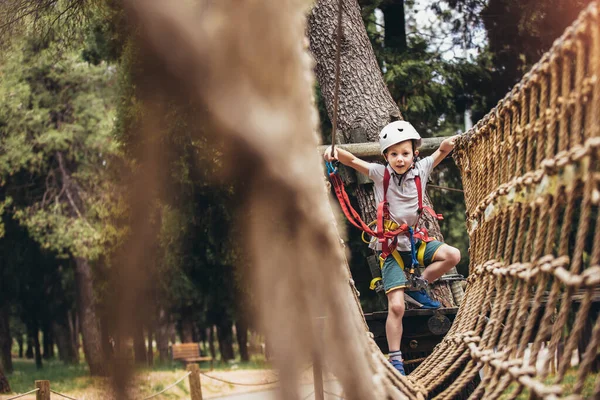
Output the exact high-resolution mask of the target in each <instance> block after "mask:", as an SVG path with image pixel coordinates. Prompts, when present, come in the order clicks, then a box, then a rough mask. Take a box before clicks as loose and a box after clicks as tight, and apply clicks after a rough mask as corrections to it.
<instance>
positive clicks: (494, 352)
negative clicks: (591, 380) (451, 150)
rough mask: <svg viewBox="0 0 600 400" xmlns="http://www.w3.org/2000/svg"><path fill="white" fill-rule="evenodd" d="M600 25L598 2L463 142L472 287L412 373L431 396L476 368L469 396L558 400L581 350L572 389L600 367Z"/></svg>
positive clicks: (460, 153)
mask: <svg viewBox="0 0 600 400" xmlns="http://www.w3.org/2000/svg"><path fill="white" fill-rule="evenodd" d="M599 29H600V20H599V19H598V9H597V5H595V4H593V5H592V6H591V7H590V8H589V9H588V10H587V11H585V12H584V13H582V15H581V16H580V17H579V19H578V20H577V21H576V22H575V23H574V25H573V26H572V27H571V28H569V29H568V30H567V31H566V32H565V34H564V35H563V36H562V37H561V38H560V39H559V40H557V41H556V42H555V44H554V46H553V48H552V49H551V50H550V51H549V52H548V53H547V54H546V55H545V56H544V57H543V58H542V59H541V60H540V62H539V63H538V64H536V65H535V67H534V68H533V69H532V70H531V71H530V72H529V73H528V74H527V75H526V76H525V77H524V78H523V80H522V81H521V82H520V83H519V84H518V85H516V86H515V88H514V89H513V90H512V91H511V92H510V93H509V94H508V95H507V96H506V97H505V98H504V99H503V100H502V101H501V102H500V103H499V104H498V106H497V107H496V108H495V109H494V110H492V111H491V112H490V113H489V114H488V115H487V116H486V117H485V118H484V119H483V120H482V121H480V122H479V123H478V124H477V125H476V126H475V127H474V128H473V129H472V130H470V131H469V132H467V134H465V135H464V136H463V137H461V139H460V142H459V144H458V146H457V149H456V154H455V159H456V162H457V164H458V165H459V168H460V169H461V173H462V178H463V185H464V189H465V201H466V205H467V226H468V231H469V236H470V239H471V248H470V255H471V266H470V276H469V285H468V289H467V292H466V294H465V300H464V303H463V305H462V307H461V310H460V311H459V315H458V316H457V318H456V320H455V322H454V325H453V326H452V328H451V330H450V332H449V333H448V335H447V336H446V338H445V339H444V341H443V342H442V343H441V344H440V345H439V346H438V348H437V349H436V351H435V352H434V353H433V354H432V355H431V356H430V357H429V358H428V359H427V360H426V361H425V362H424V363H423V364H422V365H421V366H420V367H419V368H418V369H417V371H415V373H414V374H413V376H411V377H410V379H415V380H418V381H419V382H420V383H421V384H423V385H424V386H425V388H426V389H427V391H428V393H429V394H431V393H432V392H435V391H440V389H441V388H442V387H445V389H444V390H442V391H440V392H439V397H440V398H452V397H454V396H456V395H458V394H459V393H460V392H461V391H462V390H464V389H465V388H466V387H467V386H468V385H469V384H470V382H472V381H473V380H474V379H475V378H476V377H478V374H479V371H480V370H482V371H483V376H484V377H483V379H482V380H481V382H480V383H479V384H478V385H477V387H476V388H475V389H474V392H473V393H472V394H471V397H472V398H479V397H482V396H483V397H486V398H496V397H498V396H499V395H501V394H502V393H503V392H505V390H506V389H507V388H508V387H509V385H511V384H512V385H513V390H512V392H511V395H510V397H511V398H515V397H516V396H517V395H518V394H519V393H520V392H521V391H522V390H525V389H526V390H528V391H529V392H530V393H533V394H535V395H536V396H538V397H541V398H556V397H561V395H562V394H563V388H562V386H561V385H560V384H561V383H562V382H563V380H564V378H565V374H566V372H567V371H568V370H569V368H570V367H571V362H572V357H573V356H574V354H575V353H577V357H578V359H579V366H578V368H577V369H576V370H575V375H576V378H575V383H574V386H573V389H572V393H573V394H574V395H581V394H582V391H583V387H584V383H585V380H586V377H587V375H588V373H589V372H590V369H591V367H592V366H593V364H595V363H597V358H598V345H599V341H600V319H598V318H597V315H598V306H597V302H598V301H599V300H600V290H599V289H600V223H599V222H600V220H599V219H598V218H600V214H599V213H598V205H599V204H598V203H599V201H600V191H599V187H598V184H599V182H600V180H599V177H600V175H599V173H598V172H599V169H600V165H599V162H600V160H599V158H598V155H599V154H600V153H599V151H600V137H599V136H600V134H599V133H600V131H599V130H600V85H599V83H598V79H599V78H600V31H599ZM528 344H531V345H530V346H528ZM557 352H558V353H562V354H561V357H559V359H558V360H559V361H558V363H557V364H558V365H556V370H555V371H553V369H554V367H555V364H554V363H555V354H556V353H557ZM550 373H552V376H551V377H550V379H548V376H549V374H550ZM451 377H452V381H451V382H450V381H449V378H451ZM593 392H594V393H595V396H599V395H600V383H597V384H596V387H595V388H593ZM590 394H591V393H587V395H588V396H589V395H590Z"/></svg>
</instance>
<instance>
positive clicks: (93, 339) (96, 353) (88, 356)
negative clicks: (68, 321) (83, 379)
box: [75, 257, 107, 376]
mask: <svg viewBox="0 0 600 400" xmlns="http://www.w3.org/2000/svg"><path fill="white" fill-rule="evenodd" d="M75 282H76V284H77V296H76V298H77V313H78V315H79V318H80V321H79V324H80V327H81V333H82V337H83V353H84V354H85V360H86V362H87V364H88V366H89V367H90V374H91V375H101V376H103V375H106V374H107V369H106V365H105V362H104V357H103V356H102V335H101V334H100V324H99V319H98V315H97V313H96V305H95V301H94V285H93V277H92V268H91V266H90V264H89V262H88V261H87V260H86V259H84V258H81V257H75Z"/></svg>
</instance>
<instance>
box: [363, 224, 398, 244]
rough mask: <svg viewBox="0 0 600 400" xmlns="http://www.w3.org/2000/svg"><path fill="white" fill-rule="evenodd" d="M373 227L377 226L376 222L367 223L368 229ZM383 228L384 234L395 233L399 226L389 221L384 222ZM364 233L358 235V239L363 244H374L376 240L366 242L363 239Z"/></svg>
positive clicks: (364, 238)
mask: <svg viewBox="0 0 600 400" xmlns="http://www.w3.org/2000/svg"><path fill="white" fill-rule="evenodd" d="M374 225H377V220H374V221H371V222H369V225H368V226H369V228H370V227H372V226H374ZM383 226H384V227H385V231H386V232H389V231H395V230H396V229H398V228H399V227H400V225H398V224H397V223H396V222H394V221H392V220H391V219H390V220H386V221H384V222H383ZM366 233H367V232H365V231H363V232H362V234H361V235H360V237H361V239H362V241H363V242H364V243H367V244H371V243H375V242H376V241H377V238H375V237H373V238H371V240H367V239H366V237H365V234H366Z"/></svg>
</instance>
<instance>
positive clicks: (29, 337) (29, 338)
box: [25, 332, 33, 360]
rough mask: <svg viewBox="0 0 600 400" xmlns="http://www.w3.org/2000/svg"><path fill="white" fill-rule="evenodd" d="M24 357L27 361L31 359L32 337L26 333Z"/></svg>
mask: <svg viewBox="0 0 600 400" xmlns="http://www.w3.org/2000/svg"><path fill="white" fill-rule="evenodd" d="M25 357H26V358H27V359H29V360H31V359H32V358H33V337H31V335H29V332H27V350H25Z"/></svg>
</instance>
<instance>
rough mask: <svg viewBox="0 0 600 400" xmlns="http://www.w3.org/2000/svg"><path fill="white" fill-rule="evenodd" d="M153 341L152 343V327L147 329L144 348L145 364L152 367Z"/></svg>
mask: <svg viewBox="0 0 600 400" xmlns="http://www.w3.org/2000/svg"><path fill="white" fill-rule="evenodd" d="M153 341H154V331H153V330H152V327H150V326H149V327H148V346H146V349H147V353H146V362H147V363H148V365H149V366H153V365H154V350H153Z"/></svg>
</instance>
